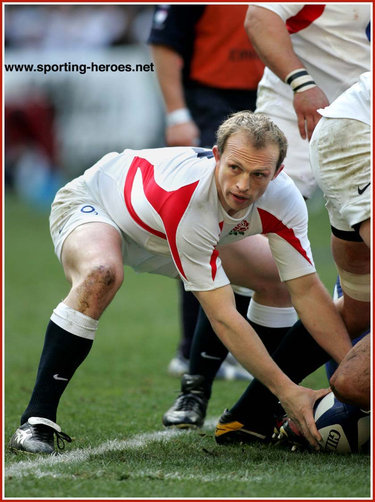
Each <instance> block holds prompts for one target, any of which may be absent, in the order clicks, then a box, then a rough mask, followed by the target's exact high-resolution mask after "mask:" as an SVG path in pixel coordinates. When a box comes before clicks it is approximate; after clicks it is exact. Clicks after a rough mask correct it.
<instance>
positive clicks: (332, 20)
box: [254, 2, 371, 119]
mask: <svg viewBox="0 0 375 502" xmlns="http://www.w3.org/2000/svg"><path fill="white" fill-rule="evenodd" d="M254 5H257V6H258V7H263V8H266V9H269V10H271V11H273V12H275V13H276V14H278V15H279V16H280V17H281V18H282V19H283V20H284V21H285V23H286V26H287V28H288V31H289V33H290V35H291V41H292V44H293V49H294V52H295V53H296V55H297V57H298V58H299V59H300V60H301V62H302V63H303V65H304V67H305V68H306V69H307V71H308V72H309V73H310V74H311V75H312V77H313V79H314V80H315V82H316V84H317V85H318V86H319V87H321V89H322V90H323V91H324V93H325V94H326V96H327V98H328V100H329V102H332V101H333V100H334V99H335V98H336V97H338V96H339V95H340V94H341V93H342V92H344V91H345V90H346V89H348V88H349V87H350V86H351V85H353V84H354V83H355V82H357V81H358V79H359V77H360V75H361V74H362V73H364V72H366V71H370V70H371V44H370V42H369V37H370V19H371V7H370V5H369V4H361V3H357V2H356V3H354V2H353V3H341V4H335V3H327V4H295V3H290V4H284V3H259V4H254ZM263 88H264V89H263ZM259 89H260V90H262V91H267V96H268V95H269V94H276V95H278V96H280V98H282V97H285V98H288V99H289V100H292V99H293V92H292V90H291V89H290V87H289V86H288V85H287V84H285V83H282V82H281V81H280V79H279V78H278V77H277V76H276V75H275V74H274V73H272V72H271V70H269V68H266V69H265V72H264V75H263V78H262V80H261V81H260V84H259ZM267 103H268V105H269V106H268V107H267ZM262 105H264V106H265V109H267V112H268V110H269V109H271V110H272V113H273V114H275V115H276V116H279V115H281V116H285V113H287V112H288V113H289V114H290V115H291V116H292V117H293V119H295V114H294V109H293V108H292V107H290V109H287V110H286V109H285V105H284V106H279V107H278V106H277V103H276V102H275V101H270V100H269V99H267V100H265V101H264V102H263V101H262ZM257 111H263V110H262V109H260V110H257ZM293 114H294V115H293Z"/></svg>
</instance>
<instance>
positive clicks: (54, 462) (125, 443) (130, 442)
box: [5, 419, 217, 480]
mask: <svg viewBox="0 0 375 502" xmlns="http://www.w3.org/2000/svg"><path fill="white" fill-rule="evenodd" d="M216 423H217V419H210V420H206V423H205V426H204V429H205V430H211V429H212V428H213V427H214V425H215V424H216ZM185 432H186V431H185ZM181 433H182V431H181V430H178V429H167V430H164V431H158V432H148V433H144V434H138V435H136V436H134V437H133V438H131V439H126V440H121V441H118V440H111V441H106V442H105V443H103V444H101V445H99V446H97V447H96V448H84V449H81V450H73V451H70V452H66V453H64V454H62V455H56V456H54V455H48V456H45V457H44V456H35V457H34V456H31V457H30V458H29V459H27V460H22V461H21V462H17V463H14V464H12V465H10V466H9V467H8V468H6V469H5V476H6V477H7V478H9V477H15V478H20V477H24V476H29V475H32V476H33V477H38V478H42V477H45V476H51V477H56V478H57V477H59V478H60V477H66V475H64V474H58V473H54V472H53V471H52V470H51V468H53V467H54V466H58V465H62V464H64V465H67V464H69V465H72V464H75V463H77V462H85V461H87V460H88V459H89V458H90V457H91V456H96V455H103V454H105V453H109V452H111V451H120V450H129V449H130V450H131V449H133V450H135V449H137V448H143V447H144V446H146V445H147V443H150V442H152V441H159V442H167V441H170V440H171V439H173V438H175V437H176V436H177V435H178V434H181ZM44 469H47V470H44ZM145 475H146V476H150V475H155V472H154V473H153V474H152V473H151V472H149V473H147V474H145ZM170 476H172V478H171V479H174V478H173V476H176V478H175V479H177V478H178V476H180V474H179V473H175V474H172V473H170V474H165V475H164V477H165V478H170ZM69 477H71V476H69ZM203 478H204V476H200V477H199V479H202V480H203ZM178 479H181V478H178Z"/></svg>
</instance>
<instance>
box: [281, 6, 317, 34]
mask: <svg viewBox="0 0 375 502" xmlns="http://www.w3.org/2000/svg"><path fill="white" fill-rule="evenodd" d="M324 9H325V5H305V6H304V7H302V9H301V10H300V11H299V12H298V14H296V15H295V16H292V17H290V18H289V19H287V20H286V27H287V28H288V31H289V33H290V34H291V35H292V34H293V33H297V32H298V31H301V30H303V29H305V28H307V27H308V26H310V24H312V23H313V22H314V21H315V20H316V19H318V17H320V16H321V15H322V14H323V11H324Z"/></svg>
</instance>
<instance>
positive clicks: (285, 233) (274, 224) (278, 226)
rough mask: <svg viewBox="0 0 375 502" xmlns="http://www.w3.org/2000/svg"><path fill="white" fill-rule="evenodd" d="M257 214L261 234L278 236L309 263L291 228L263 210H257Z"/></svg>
mask: <svg viewBox="0 0 375 502" xmlns="http://www.w3.org/2000/svg"><path fill="white" fill-rule="evenodd" d="M258 213H259V216H260V220H261V222H262V228H263V231H262V234H269V233H272V234H277V235H279V236H280V237H281V238H282V239H284V240H286V241H287V242H289V244H290V245H291V246H293V247H294V249H296V250H297V251H298V252H299V253H300V254H301V255H302V256H303V257H304V258H305V259H306V260H307V261H308V262H309V263H311V260H310V258H309V257H308V256H307V253H306V251H305V250H304V249H303V247H302V245H301V241H300V240H299V239H298V237H296V236H295V233H294V230H293V229H292V228H288V227H287V226H285V225H284V223H283V222H282V221H281V220H279V219H278V218H276V216H274V215H273V214H271V213H269V212H268V211H265V210H264V209H260V208H258ZM311 265H312V263H311Z"/></svg>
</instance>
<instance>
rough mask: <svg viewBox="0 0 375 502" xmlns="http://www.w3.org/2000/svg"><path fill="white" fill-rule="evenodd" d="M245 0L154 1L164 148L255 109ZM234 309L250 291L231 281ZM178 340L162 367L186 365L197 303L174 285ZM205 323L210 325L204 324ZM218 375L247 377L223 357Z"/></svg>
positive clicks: (176, 370)
mask: <svg viewBox="0 0 375 502" xmlns="http://www.w3.org/2000/svg"><path fill="white" fill-rule="evenodd" d="M246 9H247V7H246V6H245V5H185V6H183V5H159V6H157V7H155V13H154V18H153V24H152V29H151V33H150V36H149V44H150V45H151V50H152V56H153V60H154V62H155V67H156V71H157V77H158V80H159V84H160V89H161V92H162V97H163V100H164V105H165V109H166V130H165V138H166V144H167V145H168V146H194V145H196V146H197V145H199V146H203V147H207V148H211V147H212V146H213V145H214V144H215V142H216V137H215V134H216V131H217V129H218V126H219V125H220V124H221V122H222V121H223V120H224V119H225V118H226V117H227V116H228V115H230V114H231V113H233V112H236V111H240V110H244V109H249V110H252V111H253V110H254V109H255V102H256V89H257V85H258V82H259V80H260V79H261V77H262V74H263V69H264V65H263V63H262V62H261V61H260V59H259V58H258V56H257V54H256V53H255V51H254V49H253V47H252V45H251V44H250V42H249V40H248V37H247V35H246V32H245V30H244V26H243V22H244V17H245V14H246ZM235 292H236V293H235V296H236V304H237V308H238V310H239V311H240V312H241V313H242V314H243V315H244V316H246V312H247V308H248V304H249V299H250V295H251V291H249V290H246V289H245V288H239V287H237V288H236V287H235ZM179 296H180V317H181V328H182V332H181V340H180V343H179V346H178V350H177V354H176V356H175V357H174V358H173V359H172V360H171V361H170V364H169V366H168V372H169V373H170V374H172V375H175V376H181V375H182V374H183V373H187V372H188V371H189V355H190V348H191V342H192V339H193V333H194V329H195V327H196V324H197V319H198V312H199V303H198V301H197V300H196V299H195V297H194V295H193V294H192V293H190V292H186V291H185V290H184V288H183V285H182V283H180V284H179ZM205 326H206V327H205V329H207V330H210V326H209V324H208V323H207V324H206V325H205ZM217 377H218V378H225V379H237V378H238V379H249V378H250V375H249V374H248V372H247V371H245V370H244V369H243V368H242V367H241V366H240V365H239V364H238V363H237V362H236V361H235V360H234V359H233V357H231V356H230V355H229V356H228V357H227V359H226V360H225V361H224V362H223V364H222V365H221V367H220V369H219V371H218V373H217Z"/></svg>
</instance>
